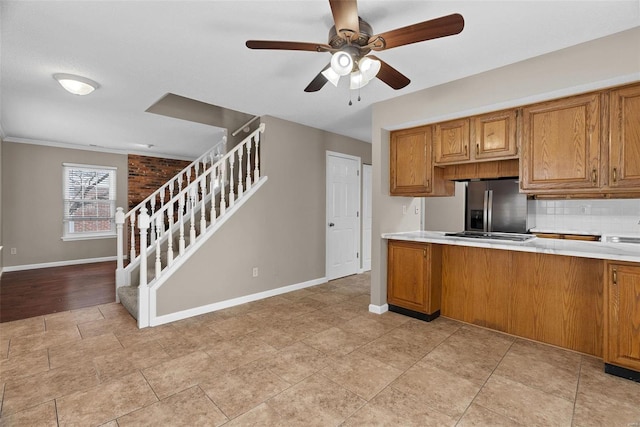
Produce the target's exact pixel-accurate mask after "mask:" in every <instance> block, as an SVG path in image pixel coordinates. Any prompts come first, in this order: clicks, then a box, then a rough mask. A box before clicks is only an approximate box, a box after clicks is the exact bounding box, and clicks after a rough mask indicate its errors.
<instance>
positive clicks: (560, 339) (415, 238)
mask: <svg viewBox="0 0 640 427" xmlns="http://www.w3.org/2000/svg"><path fill="white" fill-rule="evenodd" d="M382 238H384V239H387V240H388V250H389V257H388V261H389V265H388V278H387V282H388V296H387V299H388V303H389V305H390V309H391V310H394V311H399V312H401V313H404V314H408V315H415V317H418V318H422V319H424V320H429V319H430V318H433V317H436V316H437V315H438V314H442V315H443V316H445V317H449V318H452V319H456V320H460V321H463V322H468V323H472V324H475V325H478V326H483V327H487V328H490V329H494V330H498V331H502V332H506V333H509V334H513V335H516V336H520V337H524V338H529V339H533V340H536V341H540V342H544V343H548V344H552V345H557V346H559V347H563V348H567V349H571V350H575V351H579V352H582V353H586V354H591V355H594V356H596V357H601V358H603V359H604V361H605V363H606V365H605V366H606V370H607V372H610V373H614V374H617V375H621V376H624V377H627V378H632V379H635V380H636V381H638V380H640V374H639V373H638V372H640V244H634V243H610V242H607V239H608V236H604V238H603V241H601V242H585V241H571V240H561V239H542V238H533V239H531V240H528V241H526V242H513V241H502V240H482V239H465V238H459V237H450V236H445V233H444V232H436V231H415V232H405V233H386V234H383V235H382ZM434 254H436V256H433V255H434ZM408 272H411V274H408ZM433 272H437V274H436V275H434V274H433ZM408 276H409V277H410V279H409V280H407V277H408ZM438 296H439V297H440V299H439V300H437V301H434V299H437V298H438ZM412 300H413V301H412ZM425 302H428V304H426V303H425ZM438 302H439V303H440V304H438ZM421 306H422V307H424V308H425V310H420V308H419V307H421ZM398 308H399V309H398ZM412 312H413V313H412Z"/></svg>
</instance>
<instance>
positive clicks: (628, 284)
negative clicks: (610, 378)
mask: <svg viewBox="0 0 640 427" xmlns="http://www.w3.org/2000/svg"><path fill="white" fill-rule="evenodd" d="M607 270H608V271H607V273H608V280H607V282H608V285H607V291H606V297H607V300H606V301H605V303H606V304H605V321H606V322H607V323H606V325H605V333H604V339H605V348H604V350H605V351H604V361H605V362H606V363H611V364H613V365H617V366H621V367H623V368H628V369H633V370H635V371H640V264H635V265H634V264H623V263H620V264H618V263H608V264H607Z"/></svg>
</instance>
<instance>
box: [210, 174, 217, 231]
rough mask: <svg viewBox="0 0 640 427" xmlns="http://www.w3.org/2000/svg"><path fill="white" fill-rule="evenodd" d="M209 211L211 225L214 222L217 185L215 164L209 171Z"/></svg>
mask: <svg viewBox="0 0 640 427" xmlns="http://www.w3.org/2000/svg"><path fill="white" fill-rule="evenodd" d="M210 177H211V184H209V185H210V187H211V212H209V214H210V217H211V219H210V222H211V225H213V224H215V223H216V188H217V187H218V167H217V166H215V167H214V168H213V170H212V171H211V175H210Z"/></svg>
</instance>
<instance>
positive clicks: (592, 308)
mask: <svg viewBox="0 0 640 427" xmlns="http://www.w3.org/2000/svg"><path fill="white" fill-rule="evenodd" d="M442 264H443V265H442V315H443V316H445V317H449V318H452V319H456V320H461V321H463V322H468V323H472V324H474V325H478V326H483V327H487V328H491V329H495V330H498V331H502V332H506V333H509V334H512V335H517V336H520V337H524V338H529V339H532V340H535V341H540V342H544V343H547V344H552V345H557V346H560V347H563V348H568V349H571V350H576V351H579V352H582V353H587V354H591V355H594V356H597V357H602V352H603V351H602V328H603V321H602V315H603V308H602V305H603V298H602V283H603V265H604V263H603V261H602V260H598V259H589V258H579V257H571V256H559V255H551V254H540V253H530V252H519V251H505V250H500V249H485V248H477V247H468V246H453V245H446V246H444V248H443V254H442Z"/></svg>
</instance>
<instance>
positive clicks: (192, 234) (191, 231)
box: [189, 185, 196, 246]
mask: <svg viewBox="0 0 640 427" xmlns="http://www.w3.org/2000/svg"><path fill="white" fill-rule="evenodd" d="M195 192H196V186H195V185H192V186H191V188H190V190H189V193H191V206H190V209H191V212H190V213H191V218H190V219H191V226H190V227H189V246H191V245H193V243H194V242H195V241H196V218H195V210H196V209H195V208H196V198H195V194H194V193H195Z"/></svg>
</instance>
